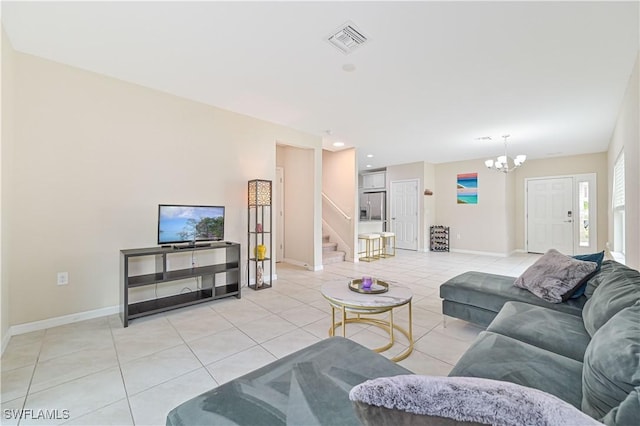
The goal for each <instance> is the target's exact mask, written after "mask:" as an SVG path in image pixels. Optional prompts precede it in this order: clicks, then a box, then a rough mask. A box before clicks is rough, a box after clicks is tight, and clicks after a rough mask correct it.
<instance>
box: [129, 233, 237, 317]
mask: <svg viewBox="0 0 640 426" xmlns="http://www.w3.org/2000/svg"><path fill="white" fill-rule="evenodd" d="M184 249H189V250H194V251H202V252H203V253H205V252H209V253H210V255H209V259H211V257H213V258H214V259H216V260H213V261H212V262H211V263H213V264H208V263H207V264H204V265H198V266H192V267H187V268H184V269H171V268H170V267H169V265H171V264H175V262H174V261H176V260H178V259H180V258H181V257H182V258H184V256H188V254H186V253H184ZM180 253H182V255H180ZM172 254H173V255H175V257H174V258H172V259H171V261H168V260H167V259H168V258H171V256H172ZM205 257H206V256H205ZM140 262H143V263H144V264H145V265H149V266H151V268H144V269H145V270H146V272H147V273H143V274H140V272H139V271H141V270H140V268H136V266H140ZM239 264H240V244H238V243H229V242H212V243H206V244H205V243H201V244H195V245H194V246H179V247H176V246H174V247H150V248H140V249H130V250H120V317H121V319H122V324H123V325H124V326H125V327H127V326H128V325H129V320H131V319H134V318H139V317H143V316H147V315H152V314H155V313H158V312H164V311H168V310H170V309H177V308H181V307H183V306H188V305H193V304H195V303H203V302H208V301H210V300H214V299H219V298H222V297H229V296H236V297H237V298H238V299H239V298H240V272H239V271H240V268H239ZM154 265H155V272H151V271H153V270H154V268H153V266H154ZM130 267H132V268H133V269H131V268H130ZM132 271H135V272H132ZM149 272H150V273H149ZM216 276H218V279H216ZM196 277H201V280H200V281H201V282H202V285H201V287H200V288H196V289H195V290H194V291H191V292H188V293H179V294H174V295H170V296H165V297H156V298H152V299H150V300H142V301H139V302H131V303H130V302H129V290H130V289H132V288H135V287H144V286H150V285H156V284H162V283H168V282H171V281H178V280H184V279H189V278H196ZM205 283H206V285H205Z"/></svg>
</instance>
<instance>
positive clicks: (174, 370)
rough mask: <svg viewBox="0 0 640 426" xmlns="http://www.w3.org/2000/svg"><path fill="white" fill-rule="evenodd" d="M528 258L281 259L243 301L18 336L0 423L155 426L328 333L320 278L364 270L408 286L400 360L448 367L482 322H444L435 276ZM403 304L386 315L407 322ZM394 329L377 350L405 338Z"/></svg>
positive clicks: (9, 353) (508, 267) (442, 370)
mask: <svg viewBox="0 0 640 426" xmlns="http://www.w3.org/2000/svg"><path fill="white" fill-rule="evenodd" d="M536 259H537V256H536V255H528V254H517V255H513V256H510V257H492V256H481V255H470V254H459V253H418V252H411V251H403V250H398V253H397V256H395V257H392V258H387V259H380V260H378V261H375V262H371V263H364V262H362V263H356V264H354V263H347V262H345V263H338V264H331V265H327V266H326V267H325V268H324V270H323V271H320V272H310V271H307V270H304V269H302V268H298V267H294V266H291V265H287V264H283V263H280V264H278V266H277V273H278V280H277V281H276V282H275V283H274V286H273V288H271V289H267V290H263V291H258V292H255V291H253V290H250V289H247V288H244V289H243V293H242V299H236V298H228V299H222V300H218V301H214V302H209V303H206V304H202V305H197V306H194V307H190V308H184V309H180V310H175V311H170V312H167V313H165V314H158V315H154V316H150V317H146V318H141V319H137V320H133V321H131V323H130V326H129V327H128V328H123V327H122V324H121V322H120V319H119V317H118V316H117V315H113V316H110V317H104V318H98V319H93V320H87V321H82V322H78V323H74V324H69V325H64V326H60V327H55V328H50V329H47V330H42V331H38V332H33V333H28V334H23V335H18V336H14V337H12V338H11V341H10V342H9V345H8V347H7V349H6V350H5V353H4V354H3V356H2V382H1V384H2V389H1V392H2V393H1V400H2V420H1V423H2V424H3V425H5V424H6V425H11V424H18V423H19V424H21V425H28V424H62V423H65V424H70V425H107V424H114V425H130V424H137V425H163V424H164V423H165V417H166V415H167V413H168V412H169V410H171V409H172V408H173V407H175V406H176V405H178V404H180V403H181V402H183V401H185V400H187V399H189V398H192V397H194V396H196V395H198V394H200V393H202V392H205V391H207V390H209V389H211V388H213V387H215V386H217V385H219V384H222V383H225V382H227V381H229V380H232V379H234V378H236V377H238V376H241V375H243V374H245V373H247V372H249V371H251V370H254V369H256V368H258V367H261V366H263V365H265V364H268V363H270V362H271V361H274V360H276V359H278V358H281V357H283V356H285V355H287V354H289V353H292V352H294V351H296V350H298V349H300V348H303V347H305V346H308V345H310V344H312V343H314V342H317V341H319V340H321V339H324V338H326V337H327V335H328V329H329V326H330V324H331V320H330V313H331V309H330V308H329V305H328V303H327V302H326V300H325V299H324V298H323V297H322V295H321V294H320V287H321V286H322V284H323V283H325V282H328V281H335V280H338V281H344V282H345V285H346V282H347V280H348V279H351V278H358V277H361V276H362V275H372V276H375V277H378V278H381V279H384V280H386V281H389V282H391V283H397V284H399V285H403V286H406V287H409V288H411V290H412V291H413V293H414V299H413V326H414V327H413V331H414V340H415V348H414V351H413V353H412V354H411V355H410V356H409V357H408V358H407V359H405V360H403V361H401V362H400V364H401V365H403V366H404V367H406V368H408V369H409V370H411V371H413V372H415V373H418V374H431V375H446V374H448V373H449V371H450V370H451V368H452V366H453V365H454V364H455V363H456V362H457V360H458V359H459V358H460V356H461V355H462V353H463V352H464V351H465V350H466V349H467V348H468V347H469V345H470V344H471V342H472V341H473V340H474V339H475V337H476V336H477V335H478V333H479V332H480V331H482V329H481V328H478V327H476V326H474V325H471V324H469V323H466V322H464V321H460V320H455V319H452V318H448V319H447V327H446V328H445V327H443V317H442V314H441V301H440V298H439V296H438V287H439V285H440V284H441V283H443V282H444V281H446V280H447V279H449V278H451V277H453V276H455V275H458V274H460V273H462V272H465V271H469V270H478V271H484V272H491V273H497V274H503V275H512V276H517V275H519V274H520V273H521V272H523V271H524V270H525V269H526V268H527V267H528V266H529V265H531V264H532V263H533V262H534V261H535V260H536ZM403 309H404V310H405V311H404V312H402V310H400V312H397V313H396V314H394V319H395V320H396V322H398V323H400V324H402V323H404V325H405V327H406V322H407V320H406V317H407V312H406V308H403ZM398 334H399V333H398ZM347 337H349V338H350V339H352V340H354V341H356V342H358V343H360V344H363V345H365V346H367V347H370V348H373V347H378V346H382V345H383V344H384V343H386V341H387V336H386V334H385V332H384V331H383V330H381V329H379V328H377V327H373V326H367V325H360V324H349V326H348V327H347ZM399 337H400V339H399V342H398V343H397V344H396V345H395V346H394V347H393V348H392V349H390V350H388V351H386V352H385V353H383V355H385V356H387V357H392V356H394V355H396V354H398V353H400V352H401V351H402V350H404V349H405V348H406V344H407V343H408V342H407V341H406V340H404V341H403V340H402V339H404V336H402V335H400V336H399ZM20 409H32V410H34V411H33V412H32V413H33V414H32V416H34V415H35V414H37V413H39V412H38V410H45V409H48V410H58V416H57V417H59V419H58V420H46V421H37V420H34V419H23V420H22V421H20V422H18V421H17V420H16V419H13V418H10V417H12V416H11V415H10V413H11V411H6V410H20ZM63 410H68V411H63ZM67 413H68V415H67Z"/></svg>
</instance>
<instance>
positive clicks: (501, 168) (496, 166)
mask: <svg viewBox="0 0 640 426" xmlns="http://www.w3.org/2000/svg"><path fill="white" fill-rule="evenodd" d="M509 136H510V135H503V136H502V137H503V138H504V155H500V156H498V158H496V160H495V162H494V160H491V159H489V160H486V161H485V162H484V165H485V166H487V168H488V169H492V170H495V171H498V172H502V173H509V172H512V171H514V170H515V169H517V168H518V167H520V166H521V165H522V164H523V163H524V162H525V161H526V160H527V156H526V155H524V154H519V155H517V156H516V157H515V158H511V157H509V156H508V155H507V138H508V137H509ZM489 139H491V138H489ZM509 163H512V164H513V167H510V166H509Z"/></svg>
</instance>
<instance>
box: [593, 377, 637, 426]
mask: <svg viewBox="0 0 640 426" xmlns="http://www.w3.org/2000/svg"><path fill="white" fill-rule="evenodd" d="M638 419H640V386H636V388H635V389H634V390H632V391H631V393H630V394H629V395H627V397H626V398H625V399H624V401H622V403H621V404H620V405H618V406H617V407H615V408H614V409H613V410H611V411H609V412H608V413H607V415H606V416H604V418H603V419H602V422H603V423H604V424H605V425H607V426H625V425H633V424H636V423H637V422H638Z"/></svg>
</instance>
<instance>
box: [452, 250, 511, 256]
mask: <svg viewBox="0 0 640 426" xmlns="http://www.w3.org/2000/svg"><path fill="white" fill-rule="evenodd" d="M449 251H451V252H452V253H462V254H477V255H480V256H497V257H509V256H510V255H511V254H510V253H496V252H493V251H476V250H459V249H450V250H449Z"/></svg>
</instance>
